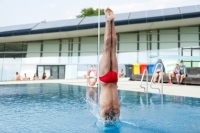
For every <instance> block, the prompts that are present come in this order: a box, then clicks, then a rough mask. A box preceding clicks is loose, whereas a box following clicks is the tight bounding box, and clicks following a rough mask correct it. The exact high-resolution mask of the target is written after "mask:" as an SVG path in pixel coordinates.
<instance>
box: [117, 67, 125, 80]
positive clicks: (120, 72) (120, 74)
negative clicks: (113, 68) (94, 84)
mask: <svg viewBox="0 0 200 133" xmlns="http://www.w3.org/2000/svg"><path fill="white" fill-rule="evenodd" d="M118 76H119V78H121V77H123V76H124V72H123V69H121V70H120V71H119V74H118Z"/></svg>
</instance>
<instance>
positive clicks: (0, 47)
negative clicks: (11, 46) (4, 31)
mask: <svg viewBox="0 0 200 133" xmlns="http://www.w3.org/2000/svg"><path fill="white" fill-rule="evenodd" d="M4 51H5V44H0V52H4Z"/></svg>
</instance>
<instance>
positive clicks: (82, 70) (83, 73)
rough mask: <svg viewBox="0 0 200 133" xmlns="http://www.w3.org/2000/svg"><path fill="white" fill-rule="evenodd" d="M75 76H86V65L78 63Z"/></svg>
mask: <svg viewBox="0 0 200 133" xmlns="http://www.w3.org/2000/svg"><path fill="white" fill-rule="evenodd" d="M77 71H78V72H77V74H78V75H77V77H78V78H80V79H83V78H84V77H85V76H87V71H88V66H87V65H78V67H77Z"/></svg>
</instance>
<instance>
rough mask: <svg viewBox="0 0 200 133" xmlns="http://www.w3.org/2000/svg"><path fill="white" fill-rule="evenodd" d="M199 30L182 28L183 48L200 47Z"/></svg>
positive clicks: (196, 28) (181, 39)
mask: <svg viewBox="0 0 200 133" xmlns="http://www.w3.org/2000/svg"><path fill="white" fill-rule="evenodd" d="M198 32H199V28H198V27H181V28H180V41H181V47H197V46H199V33H198Z"/></svg>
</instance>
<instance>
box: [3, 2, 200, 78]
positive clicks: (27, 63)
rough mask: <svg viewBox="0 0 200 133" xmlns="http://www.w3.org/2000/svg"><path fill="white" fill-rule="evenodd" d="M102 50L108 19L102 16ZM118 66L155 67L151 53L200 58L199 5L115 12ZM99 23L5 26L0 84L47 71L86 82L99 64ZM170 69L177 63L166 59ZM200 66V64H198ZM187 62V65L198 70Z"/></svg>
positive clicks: (89, 20)
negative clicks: (144, 65)
mask: <svg viewBox="0 0 200 133" xmlns="http://www.w3.org/2000/svg"><path fill="white" fill-rule="evenodd" d="M100 25H101V29H100V32H101V41H100V56H101V52H102V48H103V33H104V27H105V17H104V16H101V17H100ZM115 25H116V31H117V36H118V45H117V57H118V62H119V68H125V65H126V64H134V63H155V61H156V60H157V59H156V58H149V56H150V55H155V56H157V55H165V56H169V55H173V56H180V55H184V56H200V51H199V50H197V49H192V50H191V49H189V50H188V49H182V48H199V47H200V5H195V6H186V7H177V8H167V9H159V10H149V11H139V12H130V13H123V14H116V17H115ZM97 31H98V19H97V17H85V18H77V19H70V20H61V21H51V22H40V23H33V24H24V25H16V26H8V27H0V80H1V81H4V80H12V79H13V77H14V75H15V73H16V72H19V73H20V74H21V75H22V76H23V74H24V73H26V74H27V75H28V76H29V77H30V78H31V79H32V77H33V74H34V73H38V75H39V77H40V78H41V76H42V73H43V72H46V73H47V76H52V77H53V78H54V79H72V78H83V77H84V74H86V71H87V70H88V69H89V68H90V67H91V66H95V67H97V64H98V56H97V55H98V45H97V44H98V41H97V40H98V37H97V35H98V32H97ZM163 61H164V62H165V63H167V65H168V64H169V65H168V66H169V67H168V71H170V69H169V68H170V65H173V64H174V63H176V62H177V60H174V59H167V58H166V59H163ZM199 62H200V61H199ZM199 62H197V61H196V62H191V61H188V63H187V62H186V63H187V66H191V65H192V66H199V65H200V63H199Z"/></svg>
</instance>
